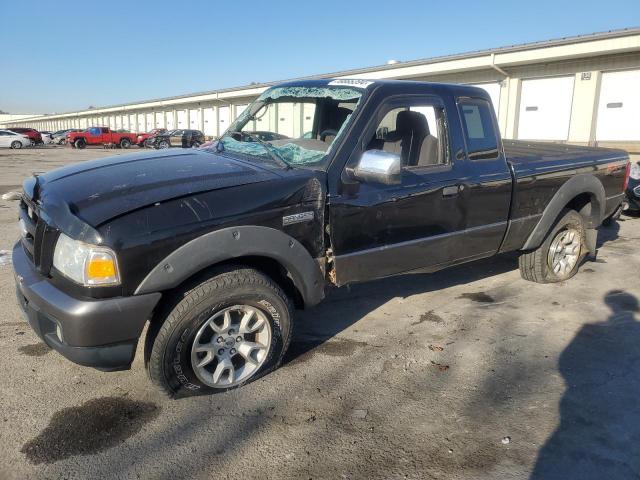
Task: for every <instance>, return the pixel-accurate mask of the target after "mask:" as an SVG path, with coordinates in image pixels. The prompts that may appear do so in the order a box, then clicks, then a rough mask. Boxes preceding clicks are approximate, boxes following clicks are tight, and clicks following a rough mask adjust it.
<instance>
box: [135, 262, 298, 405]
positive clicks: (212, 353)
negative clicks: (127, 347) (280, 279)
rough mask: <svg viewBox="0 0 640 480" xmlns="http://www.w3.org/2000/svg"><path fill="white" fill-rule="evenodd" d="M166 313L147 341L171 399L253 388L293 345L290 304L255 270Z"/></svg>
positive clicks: (206, 285)
mask: <svg viewBox="0 0 640 480" xmlns="http://www.w3.org/2000/svg"><path fill="white" fill-rule="evenodd" d="M167 311H168V312H167V313H166V316H164V317H163V318H158V319H156V321H155V322H154V323H153V324H152V327H151V328H150V330H149V333H148V334H147V338H146V345H145V358H146V359H147V370H148V373H149V376H150V378H151V380H152V382H153V383H154V384H156V385H157V386H159V387H160V388H161V389H162V390H164V391H165V392H166V393H167V394H169V395H170V396H175V395H178V394H181V395H189V394H196V393H199V392H201V393H217V392H223V391H226V390H229V389H232V388H237V387H239V386H241V385H244V384H246V383H248V382H251V381H253V380H255V379H257V378H259V377H261V376H263V375H265V374H266V373H268V372H270V371H272V370H273V369H275V368H276V367H277V366H278V365H279V364H280V362H281V361H282V357H283V356H284V353H285V351H286V349H287V347H288V346H289V342H290V340H291V334H292V331H291V330H292V318H291V312H292V305H291V301H290V300H289V299H288V297H287V296H286V294H285V293H284V292H283V291H282V289H281V288H280V287H279V286H278V285H277V284H276V283H275V282H273V280H271V279H270V278H269V277H267V276H266V275H264V274H263V273H261V272H259V271H257V270H254V269H251V268H246V267H241V266H238V267H236V268H231V269H227V270H225V271H222V272H220V273H218V274H214V275H213V276H211V277H210V278H208V279H206V280H204V281H202V282H201V283H199V284H197V285H195V286H192V287H191V288H188V289H185V291H183V292H181V294H180V295H178V296H177V297H176V302H175V303H173V304H172V305H171V306H170V307H169V308H167ZM161 317H162V315H161Z"/></svg>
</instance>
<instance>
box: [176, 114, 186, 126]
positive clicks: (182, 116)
mask: <svg viewBox="0 0 640 480" xmlns="http://www.w3.org/2000/svg"><path fill="white" fill-rule="evenodd" d="M176 113H177V117H178V125H176V128H188V126H187V111H186V110H178V111H177V112H176Z"/></svg>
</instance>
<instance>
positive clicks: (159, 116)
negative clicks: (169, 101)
mask: <svg viewBox="0 0 640 480" xmlns="http://www.w3.org/2000/svg"><path fill="white" fill-rule="evenodd" d="M156 128H164V112H156Z"/></svg>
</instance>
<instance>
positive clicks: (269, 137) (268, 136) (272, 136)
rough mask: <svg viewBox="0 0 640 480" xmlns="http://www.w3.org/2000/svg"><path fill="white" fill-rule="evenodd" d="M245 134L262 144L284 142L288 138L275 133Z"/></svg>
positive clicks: (258, 132)
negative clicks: (275, 141) (260, 141)
mask: <svg viewBox="0 0 640 480" xmlns="http://www.w3.org/2000/svg"><path fill="white" fill-rule="evenodd" d="M247 133H249V134H251V135H253V136H254V137H257V138H259V139H260V140H262V141H263V142H272V141H274V140H286V139H287V138H289V137H287V136H286V135H282V134H281V133H275V132H264V131H257V132H247Z"/></svg>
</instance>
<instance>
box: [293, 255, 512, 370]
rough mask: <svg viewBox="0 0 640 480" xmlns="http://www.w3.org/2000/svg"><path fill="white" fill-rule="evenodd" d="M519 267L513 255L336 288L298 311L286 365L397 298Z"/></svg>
mask: <svg viewBox="0 0 640 480" xmlns="http://www.w3.org/2000/svg"><path fill="white" fill-rule="evenodd" d="M517 268H518V259H517V255H516V254H511V253H510V254H503V255H499V256H497V257H493V258H487V259H484V260H480V261H476V262H471V263H468V264H464V265H460V266H457V267H453V268H449V269H446V270H442V271H440V272H436V273H413V274H406V275H400V276H397V277H391V278H385V279H381V280H376V281H372V282H367V283H362V284H356V285H352V286H348V287H342V288H336V289H333V290H331V291H329V292H328V294H327V298H326V299H325V300H324V302H322V303H321V304H320V305H318V306H316V307H314V308H312V309H310V310H307V311H302V312H297V314H296V317H297V318H296V328H295V329H294V337H293V340H292V343H291V346H290V347H289V350H288V352H287V354H286V356H285V360H284V363H285V364H286V363H290V362H292V361H294V360H296V359H297V358H298V357H300V356H302V355H304V354H306V353H307V352H309V351H311V350H313V349H315V348H316V347H319V346H320V345H322V344H323V343H325V342H326V341H328V340H330V339H331V338H333V337H335V336H336V335H338V334H339V333H340V332H342V331H343V330H345V329H346V328H348V327H350V326H351V325H353V324H354V323H356V322H358V321H359V320H362V318H363V317H365V316H366V315H367V314H369V313H370V312H372V311H374V310H375V309H377V308H378V307H380V306H382V305H384V304H385V303H387V302H388V301H390V300H391V299H393V298H397V297H400V298H408V297H411V296H413V295H416V294H422V293H427V292H432V291H437V290H442V289H445V288H448V287H452V286H455V285H464V284H466V283H470V282H474V281H476V280H480V279H483V278H488V277H492V276H495V275H500V274H502V273H505V272H508V271H511V270H515V269H517ZM478 301H482V300H478Z"/></svg>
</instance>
